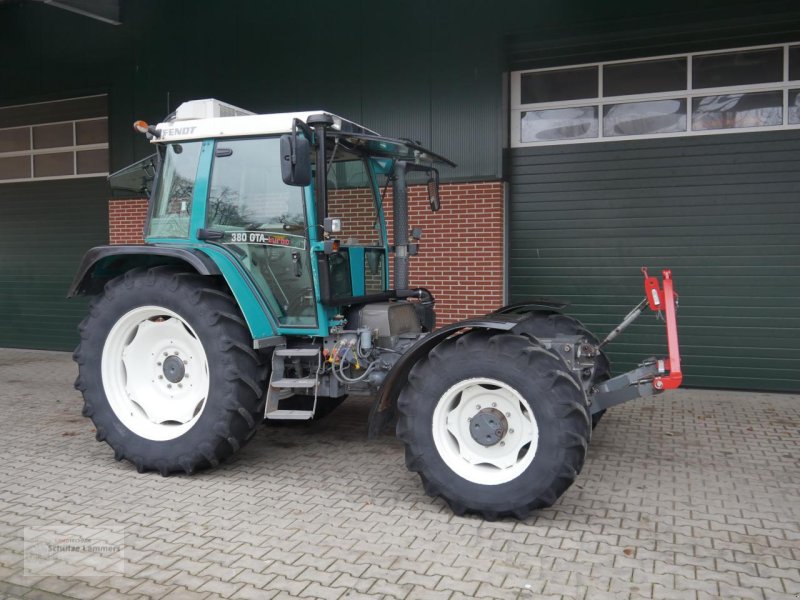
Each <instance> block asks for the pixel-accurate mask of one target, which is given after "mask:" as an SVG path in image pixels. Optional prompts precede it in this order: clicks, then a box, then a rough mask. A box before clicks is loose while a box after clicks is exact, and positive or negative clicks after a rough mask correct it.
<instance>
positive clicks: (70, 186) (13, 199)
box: [0, 178, 109, 350]
mask: <svg viewBox="0 0 800 600" xmlns="http://www.w3.org/2000/svg"><path fill="white" fill-rule="evenodd" d="M108 196H109V190H108V184H107V183H106V181H105V180H104V179H98V178H92V179H73V180H62V181H42V182H36V183H14V184H3V185H0V206H2V207H3V211H2V212H3V216H2V219H0V315H3V318H2V319H0V347H16V348H39V349H43V350H71V349H73V348H74V347H75V346H76V345H77V342H78V333H77V326H78V323H80V321H81V320H82V319H83V318H84V317H85V316H86V310H87V304H88V303H87V301H86V299H85V298H73V299H70V300H67V298H66V296H67V290H68V289H69V284H70V283H71V281H72V277H73V276H74V275H75V272H76V271H77V270H78V265H79V264H80V260H81V258H82V257H83V255H84V253H85V252H86V250H87V249H89V248H91V247H93V246H98V245H101V244H105V243H107V241H108V237H107V236H108V208H107V201H108Z"/></svg>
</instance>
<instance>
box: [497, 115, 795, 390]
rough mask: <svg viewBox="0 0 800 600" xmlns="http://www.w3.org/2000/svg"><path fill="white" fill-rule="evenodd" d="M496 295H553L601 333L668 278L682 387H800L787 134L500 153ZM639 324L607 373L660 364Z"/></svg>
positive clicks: (654, 343)
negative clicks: (505, 278)
mask: <svg viewBox="0 0 800 600" xmlns="http://www.w3.org/2000/svg"><path fill="white" fill-rule="evenodd" d="M511 163H512V168H511V171H512V172H511V201H510V211H509V214H510V219H509V235H510V248H509V291H510V296H511V299H512V300H513V301H518V300H523V299H525V298H526V297H531V296H550V297H560V298H564V299H567V300H569V301H570V302H571V303H572V305H571V307H570V309H569V312H570V313H571V314H573V315H575V316H577V317H578V318H580V319H581V320H583V321H584V322H585V323H586V324H587V325H588V326H589V327H590V329H592V330H593V331H594V332H596V333H597V334H598V335H600V336H603V335H605V334H607V333H608V332H609V331H610V330H611V329H612V328H613V327H614V325H615V324H616V323H617V322H618V321H619V320H620V319H621V318H622V317H623V316H624V315H625V314H626V312H627V311H628V310H629V309H630V308H631V307H632V306H633V305H635V304H636V303H637V302H638V301H639V300H640V299H641V298H642V297H643V292H642V285H641V275H640V273H639V269H640V267H642V266H647V267H649V269H650V272H651V274H652V273H657V272H659V271H660V270H661V269H663V268H666V267H669V268H671V269H672V270H673V273H674V277H675V281H676V288H677V290H678V292H679V293H680V308H679V313H678V319H679V328H680V336H681V347H682V353H683V357H684V358H683V360H684V367H685V372H686V379H685V382H686V384H687V385H690V386H702V387H720V388H736V389H755V390H784V391H798V390H800V306H799V305H800V131H797V130H794V131H779V132H763V133H751V134H739V133H737V134H729V135H716V136H698V137H685V138H672V139H647V140H637V141H624V142H622V141H621V142H611V143H593V144H574V145H561V146H543V147H542V146H540V147H528V148H518V149H514V150H513V151H512V153H511ZM664 352H665V350H664V335H663V324H662V323H661V322H659V321H656V320H655V318H654V317H653V316H652V313H646V314H645V315H643V316H642V317H641V318H640V320H639V321H638V322H637V323H636V324H635V325H634V326H632V327H631V328H630V329H629V330H628V331H626V332H625V333H624V334H623V335H622V336H621V337H620V338H619V339H618V340H617V341H615V342H614V344H613V345H612V347H611V353H610V354H611V359H612V361H613V364H614V370H615V371H617V372H619V371H622V370H627V369H630V368H632V367H633V366H634V365H635V364H636V363H637V362H638V361H639V360H640V359H642V358H645V357H648V356H652V355H654V354H664Z"/></svg>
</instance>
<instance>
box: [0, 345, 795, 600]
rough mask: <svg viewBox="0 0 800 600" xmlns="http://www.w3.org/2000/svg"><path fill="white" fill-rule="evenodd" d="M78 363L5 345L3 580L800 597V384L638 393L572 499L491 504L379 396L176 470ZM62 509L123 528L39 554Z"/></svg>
mask: <svg viewBox="0 0 800 600" xmlns="http://www.w3.org/2000/svg"><path fill="white" fill-rule="evenodd" d="M74 377H75V368H74V365H73V363H72V362H71V360H70V357H69V355H68V354H64V353H53V352H36V351H23V350H0V457H2V458H1V459H0V597H4V596H5V597H9V598H27V599H48V598H50V599H56V598H86V599H94V598H102V599H104V600H106V599H111V598H219V597H223V598H259V599H261V598H272V597H276V598H296V597H311V598H345V597H346V598H354V597H370V598H425V599H437V598H442V599H445V598H446V599H453V600H454V599H456V598H471V597H486V598H588V599H595V598H680V599H687V598H688V599H693V598H703V599H705V598H724V599H726V600H727V599H731V598H759V599H766V598H798V597H800V466H798V465H799V461H800V436H798V433H799V429H800V396H797V395H778V394H759V393H744V392H722V391H697V390H681V391H678V392H675V393H672V394H671V395H669V396H661V397H659V398H655V399H648V400H641V401H638V402H634V403H630V404H628V405H625V406H622V407H618V408H617V409H614V410H613V411H610V412H609V413H608V415H606V417H605V418H604V420H603V421H602V423H601V424H600V426H599V427H598V429H597V430H596V431H595V435H594V437H593V439H592V445H591V449H590V454H589V458H588V460H587V463H586V465H585V467H584V470H583V472H582V473H581V475H580V478H579V479H578V482H577V483H576V484H575V485H573V486H572V488H570V489H569V490H568V492H567V493H566V494H565V495H564V496H563V497H562V498H561V499H560V500H559V501H558V502H557V503H556V504H555V506H553V507H552V508H550V509H547V510H543V511H540V512H539V513H538V514H536V515H534V516H532V517H530V518H529V519H527V520H526V521H524V522H515V521H500V522H485V521H482V520H480V519H478V518H475V517H457V516H454V515H453V514H451V513H450V512H449V510H448V508H447V507H446V506H445V505H444V504H443V503H442V502H441V501H439V500H434V499H431V498H429V497H427V496H425V494H424V493H423V491H422V487H421V485H420V484H419V481H418V479H417V477H416V476H415V475H413V474H411V473H409V472H407V471H406V469H405V467H404V464H403V451H402V447H401V446H400V444H399V443H398V442H397V441H395V440H394V439H393V438H392V437H389V436H387V437H385V438H384V439H381V440H378V441H375V442H367V441H366V440H365V435H364V434H365V422H366V417H367V412H368V404H367V403H366V402H365V401H358V400H357V401H353V402H346V403H345V404H344V405H342V407H341V408H340V409H339V410H338V411H336V412H334V413H333V414H332V415H331V416H330V417H328V418H327V419H325V420H322V421H319V422H315V423H313V424H311V425H307V426H301V427H285V428H275V427H264V428H262V429H261V430H260V431H259V432H258V433H257V435H256V437H255V438H254V440H253V441H252V442H251V443H250V444H249V445H248V446H247V447H246V448H245V449H244V450H243V451H241V452H240V453H239V454H238V455H236V456H235V458H234V459H232V460H231V461H230V462H228V463H227V464H225V465H223V466H221V467H220V468H217V469H216V470H213V471H209V472H204V473H201V474H198V475H195V476H193V477H183V476H176V477H169V478H162V477H161V476H159V475H157V474H154V473H148V474H143V475H140V474H137V473H136V471H135V469H134V468H133V467H132V466H131V465H129V464H127V463H118V462H115V461H114V459H113V453H112V452H111V450H110V448H109V447H108V446H106V445H105V444H101V443H97V442H96V441H95V440H94V434H93V430H92V424H91V422H90V421H89V420H87V419H84V418H83V417H81V405H82V400H81V398H80V395H79V394H78V393H77V392H76V391H74V390H73V388H72V382H73V380H74ZM43 531H44V532H45V533H47V532H51V533H52V532H59V534H60V535H62V538H61V539H69V538H70V537H74V536H79V537H81V536H82V538H83V539H90V538H91V539H95V538H94V537H92V536H99V538H97V539H100V538H102V536H103V535H106V533H108V532H112V533H114V534H115V535H120V536H124V537H120V538H118V539H117V541H118V542H119V547H118V548H117V547H115V548H114V552H117V551H119V552H117V553H116V554H113V555H101V554H102V552H100V551H98V552H97V553H95V554H92V553H91V552H85V553H83V554H80V553H79V555H78V558H77V559H75V560H73V559H72V558H70V559H67V558H64V560H63V561H62V562H59V560H55V561H51V562H49V563H48V562H37V561H36V560H34V558H35V557H36V556H39V555H37V554H36V552H35V549H36V547H35V546H31V545H29V546H27V547H26V539H27V541H28V542H29V544H30V543H31V540H32V539H34V538H35V536H36V535H38V534H39V533H41V532H43ZM37 532H38V533H37ZM103 532H106V533H103ZM108 535H111V534H108ZM63 536H66V537H63ZM103 539H105V538H103ZM115 539H116V538H115ZM59 556H60V555H59ZM32 557H33V558H32ZM112 559H114V560H112ZM70 561H71V562H70ZM114 561H116V562H114Z"/></svg>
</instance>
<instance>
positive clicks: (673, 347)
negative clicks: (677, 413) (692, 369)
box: [642, 267, 683, 391]
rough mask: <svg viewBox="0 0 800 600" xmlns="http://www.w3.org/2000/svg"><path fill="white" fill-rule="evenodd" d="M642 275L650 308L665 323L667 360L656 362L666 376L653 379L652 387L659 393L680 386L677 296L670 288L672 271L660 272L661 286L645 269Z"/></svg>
mask: <svg viewBox="0 0 800 600" xmlns="http://www.w3.org/2000/svg"><path fill="white" fill-rule="evenodd" d="M642 273H643V274H644V291H645V294H646V296H647V302H648V304H649V305H650V308H651V309H652V310H654V311H656V312H659V313H661V312H663V313H664V316H665V320H666V323H667V348H668V349H669V358H665V359H663V360H660V361H658V362H659V367H661V363H662V362H663V370H662V369H661V368H659V372H662V371H663V372H666V371H669V374H668V375H659V376H658V377H656V378H655V379H653V387H654V388H655V389H657V390H659V391H662V390H672V389H675V388H677V387H679V386H680V385H681V381H682V380H683V373H682V372H681V352H680V348H679V347H678V321H677V316H676V312H677V311H676V299H677V297H678V294H677V293H676V292H675V290H674V289H673V287H672V271H670V270H669V269H664V271H662V276H663V286H662V284H661V282H659V281H658V277H650V276H649V275H648V274H647V269H646V268H644V267H642Z"/></svg>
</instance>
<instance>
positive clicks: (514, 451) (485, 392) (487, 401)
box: [433, 377, 539, 485]
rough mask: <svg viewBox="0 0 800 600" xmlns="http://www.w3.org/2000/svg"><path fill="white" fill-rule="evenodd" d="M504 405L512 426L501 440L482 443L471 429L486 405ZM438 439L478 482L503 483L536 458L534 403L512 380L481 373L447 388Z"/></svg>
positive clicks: (449, 459) (451, 463)
mask: <svg viewBox="0 0 800 600" xmlns="http://www.w3.org/2000/svg"><path fill="white" fill-rule="evenodd" d="M489 409H491V410H492V411H493V414H496V413H495V412H494V411H499V412H500V413H502V415H503V416H504V417H505V421H506V423H505V425H507V427H506V431H505V433H504V435H502V436H498V437H500V439H499V441H497V443H494V444H492V445H489V446H485V445H482V444H479V443H478V442H477V441H476V440H475V439H474V438H473V435H472V433H471V432H470V427H471V424H472V419H473V418H474V417H475V416H476V415H478V414H479V413H480V412H481V411H484V412H486V411H487V410H489ZM433 441H434V444H435V445H436V449H437V450H438V452H439V456H441V457H442V460H444V462H445V464H447V466H448V467H450V468H451V469H452V470H453V471H454V472H455V473H456V474H457V475H459V476H460V477H463V478H464V479H467V480H469V481H471V482H473V483H478V484H482V485H498V484H501V483H506V482H508V481H511V480H512V479H516V478H517V477H519V476H520V475H521V474H522V473H523V472H524V471H525V469H527V468H528V466H529V465H530V464H531V462H532V461H533V458H534V456H536V449H537V446H538V443H539V428H538V426H537V424H536V417H535V416H534V414H533V411H532V410H531V407H530V404H528V401H527V400H525V398H523V397H522V395H521V394H520V393H519V392H517V390H515V389H514V388H512V387H511V386H509V385H507V384H505V383H503V382H501V381H498V380H496V379H489V378H485V377H479V378H474V379H465V380H463V381H461V382H459V383H457V384H456V385H454V386H453V387H451V388H450V389H449V390H447V391H446V392H445V393H444V394H443V395H442V397H441V398H440V399H439V402H438V403H437V405H436V408H435V409H434V411H433Z"/></svg>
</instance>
